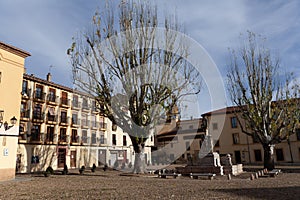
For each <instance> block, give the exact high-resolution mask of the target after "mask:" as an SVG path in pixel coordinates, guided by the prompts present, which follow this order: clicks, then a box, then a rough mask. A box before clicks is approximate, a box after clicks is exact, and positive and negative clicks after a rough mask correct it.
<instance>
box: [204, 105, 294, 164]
mask: <svg viewBox="0 0 300 200" xmlns="http://www.w3.org/2000/svg"><path fill="white" fill-rule="evenodd" d="M233 109H234V107H227V108H224V109H220V110H216V111H213V112H209V113H205V114H203V115H202V116H203V117H204V118H206V119H207V120H208V130H209V132H210V134H211V135H212V136H213V137H215V138H216V136H218V135H219V134H220V137H219V140H218V141H215V142H216V144H215V147H214V151H216V152H219V153H220V154H221V155H222V154H228V153H230V154H231V155H232V161H233V163H245V164H260V165H261V164H263V156H264V155H263V153H264V152H263V148H262V145H261V144H260V143H259V142H257V141H254V140H253V138H252V137H250V136H248V135H246V134H244V133H242V131H241V129H240V127H239V125H238V122H237V119H236V117H235V114H234V113H233ZM212 113H213V116H214V117H213V118H212ZM274 153H275V162H277V163H290V162H295V163H300V129H297V130H296V134H294V135H292V136H291V137H290V141H289V142H288V141H282V142H281V143H279V144H276V145H275V151H274Z"/></svg>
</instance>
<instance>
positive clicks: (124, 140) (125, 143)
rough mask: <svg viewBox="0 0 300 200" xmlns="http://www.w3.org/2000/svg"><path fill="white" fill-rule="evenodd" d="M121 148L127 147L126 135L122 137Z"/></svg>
mask: <svg viewBox="0 0 300 200" xmlns="http://www.w3.org/2000/svg"><path fill="white" fill-rule="evenodd" d="M123 146H127V138H126V135H123Z"/></svg>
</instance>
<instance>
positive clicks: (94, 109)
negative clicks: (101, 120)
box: [92, 101, 97, 112]
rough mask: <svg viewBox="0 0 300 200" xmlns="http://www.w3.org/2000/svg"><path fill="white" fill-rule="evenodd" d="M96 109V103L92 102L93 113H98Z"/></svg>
mask: <svg viewBox="0 0 300 200" xmlns="http://www.w3.org/2000/svg"><path fill="white" fill-rule="evenodd" d="M96 109H97V107H96V101H93V102H92V111H93V112H96Z"/></svg>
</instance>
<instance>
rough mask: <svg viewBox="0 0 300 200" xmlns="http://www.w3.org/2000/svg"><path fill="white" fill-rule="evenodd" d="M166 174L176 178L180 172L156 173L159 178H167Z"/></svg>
mask: <svg viewBox="0 0 300 200" xmlns="http://www.w3.org/2000/svg"><path fill="white" fill-rule="evenodd" d="M168 176H171V177H173V178H177V177H178V176H181V174H177V173H162V174H158V177H159V178H167V177H168Z"/></svg>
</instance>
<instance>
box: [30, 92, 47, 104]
mask: <svg viewBox="0 0 300 200" xmlns="http://www.w3.org/2000/svg"><path fill="white" fill-rule="evenodd" d="M45 99H46V93H43V92H38V91H35V92H34V94H33V100H34V101H38V102H45Z"/></svg>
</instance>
